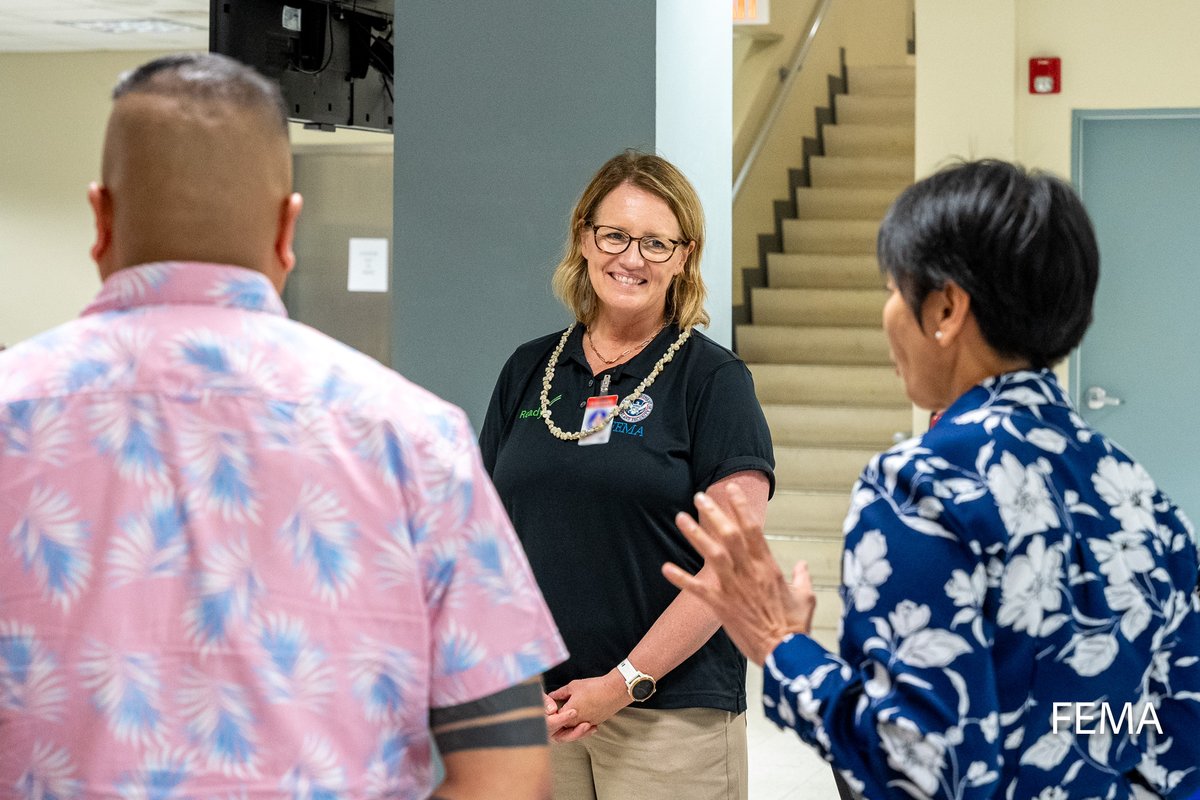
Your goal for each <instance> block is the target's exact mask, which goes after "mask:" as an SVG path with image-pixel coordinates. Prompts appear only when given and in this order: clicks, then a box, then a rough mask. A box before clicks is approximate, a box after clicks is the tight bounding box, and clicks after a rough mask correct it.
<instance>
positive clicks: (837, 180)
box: [808, 155, 915, 196]
mask: <svg viewBox="0 0 1200 800" xmlns="http://www.w3.org/2000/svg"><path fill="white" fill-rule="evenodd" d="M808 168H809V174H810V175H811V176H812V185H813V186H817V187H822V188H824V187H847V188H857V189H888V190H890V191H892V192H893V193H894V195H896V194H900V192H901V191H902V190H903V189H904V188H905V187H906V186H908V185H909V184H911V183H912V182H913V172H914V170H915V167H914V162H913V157H912V155H909V156H907V157H903V156H900V157H894V158H886V157H877V156H871V157H867V156H816V157H814V158H811V159H809V162H808ZM894 195H893V196H894Z"/></svg>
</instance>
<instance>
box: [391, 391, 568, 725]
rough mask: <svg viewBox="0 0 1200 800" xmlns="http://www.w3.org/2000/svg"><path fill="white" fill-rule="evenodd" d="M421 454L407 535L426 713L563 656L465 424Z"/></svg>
mask: <svg viewBox="0 0 1200 800" xmlns="http://www.w3.org/2000/svg"><path fill="white" fill-rule="evenodd" d="M443 431H444V435H445V437H446V438H445V440H440V441H431V442H427V443H425V444H424V446H419V447H418V450H419V452H417V453H416V454H415V455H416V457H417V459H418V460H417V461H415V462H412V463H413V470H414V473H415V474H414V475H412V476H410V481H409V483H410V485H411V486H412V487H414V488H415V489H416V493H415V494H411V495H410V498H409V502H410V503H418V504H419V507H417V508H416V509H414V514H415V516H416V517H417V520H418V521H417V523H415V524H413V526H412V528H413V530H412V536H413V542H414V548H415V551H416V555H417V558H418V561H419V565H420V570H421V577H422V581H423V588H424V592H425V600H426V605H427V610H428V615H429V620H430V643H431V647H432V658H431V662H432V674H431V684H430V706H431V707H433V708H442V707H446V706H452V705H459V704H461V703H465V702H469V701H472V700H476V699H479V698H480V697H484V696H486V695H489V694H494V693H495V692H497V691H499V690H501V689H504V688H507V687H509V686H513V685H515V684H518V683H520V682H521V681H524V680H526V679H528V678H530V677H532V676H535V675H539V674H541V673H542V672H544V671H545V670H547V669H549V668H550V667H552V666H554V665H555V664H558V663H561V662H562V661H564V660H565V659H566V657H567V651H566V648H565V646H564V645H563V642H562V639H561V638H560V637H559V634H558V630H557V628H556V627H555V625H554V621H553V618H552V617H551V615H550V612H549V610H548V609H547V607H546V603H545V601H544V599H543V598H542V593H541V591H540V590H539V589H538V587H537V584H536V582H535V581H534V578H533V574H532V572H531V570H530V568H529V562H528V561H527V560H526V558H525V553H524V550H522V548H521V545H520V543H519V542H518V540H517V537H516V534H515V533H514V532H513V528H512V524H511V523H510V522H509V519H508V516H507V514H506V513H505V511H504V507H503V506H502V505H501V503H500V499H499V497H497V495H496V490H495V488H494V487H493V486H492V482H491V480H490V479H489V478H488V475H487V473H486V471H485V470H484V467H483V462H482V460H481V459H480V456H479V450H478V449H477V448H476V447H475V445H474V443H473V441H472V437H471V432H470V428H469V425H468V423H467V420H466V417H465V415H463V414H462V412H460V411H458V410H457V409H454V410H453V413H452V414H450V415H449V416H448V417H447V419H446V420H445V421H444V426H443Z"/></svg>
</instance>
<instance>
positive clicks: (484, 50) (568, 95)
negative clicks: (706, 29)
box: [392, 0, 655, 427]
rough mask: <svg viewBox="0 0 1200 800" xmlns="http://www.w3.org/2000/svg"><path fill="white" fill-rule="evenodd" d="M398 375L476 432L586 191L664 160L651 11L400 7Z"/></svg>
mask: <svg viewBox="0 0 1200 800" xmlns="http://www.w3.org/2000/svg"><path fill="white" fill-rule="evenodd" d="M395 47H396V84H395V85H396V98H395V99H396V119H395V137H396V140H395V148H396V151H395V152H396V157H395V234H394V238H393V241H394V244H395V247H394V255H393V261H394V282H393V286H394V288H393V296H394V298H395V314H394V318H395V327H394V332H395V334H394V335H395V341H394V346H393V348H392V354H393V356H392V358H393V362H394V366H395V367H396V368H397V369H398V370H399V371H400V372H402V373H403V374H404V375H406V376H407V377H409V378H411V379H412V380H414V381H416V382H417V383H420V384H422V385H424V386H426V387H427V388H429V389H431V390H432V391H434V392H436V393H437V394H439V395H441V396H442V397H445V398H446V399H447V400H450V401H451V402H453V403H455V404H457V405H460V406H462V407H463V408H464V409H465V410H466V411H467V413H468V414H469V415H470V416H471V419H472V421H473V422H474V423H475V425H476V427H478V426H479V425H480V424H481V423H482V420H483V414H484V411H485V409H486V408H487V402H488V399H489V397H490V395H491V391H492V387H493V385H494V383H495V379H496V376H497V374H498V373H499V370H500V367H501V366H502V365H503V363H504V360H505V358H507V357H508V355H509V354H510V353H511V352H512V350H513V349H514V348H515V347H516V346H517V345H518V344H520V343H521V342H523V341H526V340H528V339H531V338H533V337H535V336H539V335H542V334H545V333H549V332H551V331H553V330H555V329H556V328H558V327H561V326H563V325H564V324H565V323H566V322H567V321H568V315H567V313H566V311H565V310H564V309H563V308H562V306H561V305H560V304H559V303H558V301H557V300H556V299H555V298H554V296H553V294H552V292H551V290H550V273H551V270H552V268H553V266H554V264H555V263H556V262H557V260H558V257H559V255H560V254H561V252H562V247H563V240H564V237H565V235H566V222H567V218H568V215H569V212H570V209H571V207H572V206H573V204H574V202H575V200H576V199H577V197H578V194H579V192H580V191H581V190H582V188H583V185H584V183H585V182H586V181H587V179H588V178H589V177H590V176H591V175H592V173H594V172H595V170H596V168H597V167H599V166H600V164H601V163H603V162H604V161H605V160H606V159H608V158H609V157H610V156H612V155H614V154H616V153H618V152H620V151H621V150H622V149H623V148H625V147H637V148H639V149H645V150H653V147H654V122H655V120H654V109H655V56H654V50H655V4H654V3H653V2H649V3H648V2H645V0H609V1H608V2H604V3H574V2H561V0H559V1H558V2H552V1H551V0H497V1H496V2H487V3H480V2H463V1H462V0H458V2H454V1H453V0H452V2H446V3H403V2H399V1H398V2H397V4H396V42H395Z"/></svg>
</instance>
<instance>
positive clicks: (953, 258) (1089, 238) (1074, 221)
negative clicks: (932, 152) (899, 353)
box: [877, 160, 1100, 367]
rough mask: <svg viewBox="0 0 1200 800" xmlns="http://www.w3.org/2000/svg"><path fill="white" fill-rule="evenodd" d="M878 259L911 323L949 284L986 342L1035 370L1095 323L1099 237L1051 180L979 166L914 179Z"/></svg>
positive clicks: (1075, 201)
mask: <svg viewBox="0 0 1200 800" xmlns="http://www.w3.org/2000/svg"><path fill="white" fill-rule="evenodd" d="M877 255H878V257H879V266H880V269H882V270H883V271H884V272H886V273H887V274H888V275H890V276H891V278H892V280H893V281H895V283H896V286H897V287H899V289H900V292H901V294H902V295H903V296H904V299H905V300H906V301H907V303H908V305H909V307H910V308H911V309H912V311H913V313H914V314H915V315H916V317H917V324H918V325H919V324H920V322H921V308H922V307H923V306H924V303H925V298H926V297H927V296H928V295H929V293H930V292H932V291H935V290H937V289H940V288H941V287H943V286H945V285H946V283H947V282H948V281H953V282H954V283H956V284H958V285H959V286H960V287H962V289H964V290H965V291H966V292H967V294H968V295H970V298H971V311H972V313H973V314H974V315H975V319H976V321H977V322H978V323H979V329H980V331H981V332H982V334H983V337H984V339H985V340H986V341H987V343H988V344H989V345H991V347H992V348H993V349H995V350H996V352H998V353H999V354H1000V355H1002V356H1006V357H1016V358H1023V359H1027V360H1028V361H1029V362H1030V363H1031V364H1032V365H1033V366H1034V367H1048V366H1051V365H1053V364H1054V363H1056V362H1058V361H1060V360H1061V359H1063V358H1065V357H1066V356H1067V355H1068V354H1069V353H1070V352H1071V350H1072V349H1073V348H1074V347H1075V346H1076V345H1078V344H1079V342H1080V341H1081V340H1082V339H1083V335H1084V333H1085V332H1086V331H1087V328H1088V325H1090V324H1091V321H1092V300H1093V298H1094V296H1095V294H1096V284H1097V283H1098V281H1099V279H1100V253H1099V249H1098V248H1097V246H1096V236H1095V233H1094V232H1093V231H1092V224H1091V221H1090V220H1089V219H1088V215H1087V212H1086V211H1085V210H1084V208H1083V202H1082V201H1081V200H1080V199H1079V196H1078V195H1076V194H1075V192H1074V190H1073V189H1072V188H1071V187H1070V186H1068V185H1067V184H1066V183H1065V182H1063V181H1062V180H1060V179H1059V178H1056V177H1054V176H1053V175H1049V174H1046V173H1042V172H1027V171H1026V170H1024V169H1022V168H1021V167H1019V166H1016V165H1014V164H1010V163H1007V162H1004V161H994V160H983V161H974V162H968V163H964V164H958V165H955V166H952V167H949V168H947V169H945V170H943V171H941V172H938V173H937V174H935V175H932V176H930V177H928V178H925V179H924V180H921V181H918V182H917V183H915V184H913V185H912V186H910V187H909V188H908V189H906V190H905V191H904V192H903V193H902V194H901V195H900V196H899V197H898V198H897V199H896V201H895V202H894V203H893V204H892V207H891V208H890V209H889V210H888V213H887V216H886V217H884V220H883V224H882V225H881V226H880V228H879V240H878V245H877Z"/></svg>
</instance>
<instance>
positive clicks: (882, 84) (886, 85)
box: [846, 66, 917, 97]
mask: <svg viewBox="0 0 1200 800" xmlns="http://www.w3.org/2000/svg"><path fill="white" fill-rule="evenodd" d="M847 73H848V75H847V81H846V88H847V89H848V90H849V91H850V93H851V94H855V95H859V94H865V95H874V96H879V95H884V96H897V97H913V96H915V95H916V93H917V71H916V70H915V69H914V68H913V67H907V66H905V67H901V66H862V67H850V68H849V69H848V70H847Z"/></svg>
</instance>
